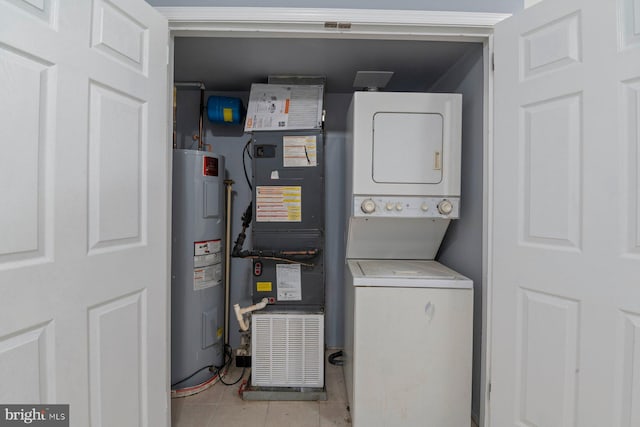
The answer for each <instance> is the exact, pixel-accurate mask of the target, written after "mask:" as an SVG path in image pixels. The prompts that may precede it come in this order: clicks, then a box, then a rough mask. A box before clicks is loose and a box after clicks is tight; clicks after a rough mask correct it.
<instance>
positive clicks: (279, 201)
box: [256, 186, 302, 222]
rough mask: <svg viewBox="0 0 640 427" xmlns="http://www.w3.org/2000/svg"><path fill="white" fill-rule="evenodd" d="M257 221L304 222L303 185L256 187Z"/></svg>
mask: <svg viewBox="0 0 640 427" xmlns="http://www.w3.org/2000/svg"><path fill="white" fill-rule="evenodd" d="M256 221H257V222H302V187H300V186H290V187H288V186H261V187H256Z"/></svg>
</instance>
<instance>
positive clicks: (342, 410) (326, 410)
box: [318, 403, 351, 427]
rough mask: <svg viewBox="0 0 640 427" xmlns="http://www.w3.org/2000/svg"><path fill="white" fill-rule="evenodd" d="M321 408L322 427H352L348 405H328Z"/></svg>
mask: <svg viewBox="0 0 640 427" xmlns="http://www.w3.org/2000/svg"><path fill="white" fill-rule="evenodd" d="M318 406H319V407H320V427H343V426H350V425H351V416H350V415H349V411H347V404H346V403H327V404H324V405H318Z"/></svg>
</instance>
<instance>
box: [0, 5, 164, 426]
mask: <svg viewBox="0 0 640 427" xmlns="http://www.w3.org/2000/svg"><path fill="white" fill-rule="evenodd" d="M167 37H168V32H167V22H166V19H165V18H163V17H161V16H160V14H158V13H157V12H156V11H154V10H153V9H152V8H151V7H150V6H149V5H148V4H146V3H145V2H144V1H142V0H137V1H129V0H93V1H74V0H40V1H33V0H3V1H0V147H1V148H0V149H1V153H0V198H1V202H0V205H1V208H0V378H1V379H2V380H1V381H0V402H2V403H32V404H33V403H68V404H70V405H71V407H70V413H71V416H70V419H71V425H72V426H75V427H86V426H89V425H91V426H93V427H98V426H104V427H110V426H119V427H122V426H154V427H155V426H168V425H169V418H170V417H169V416H168V414H169V409H168V403H169V401H168V390H169V385H168V381H169V376H168V351H167V349H168V347H167V345H168V319H167V312H168V297H167V295H168V294H167V290H168V263H167V261H168V229H169V226H168V212H167V206H168V174H167V172H168V151H169V149H168V145H167V141H166V140H167V137H166V136H167V126H166V123H167V114H166V111H167V109H166V105H167V104H166V96H167V95H166V76H167Z"/></svg>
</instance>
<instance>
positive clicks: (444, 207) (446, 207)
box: [438, 199, 453, 215]
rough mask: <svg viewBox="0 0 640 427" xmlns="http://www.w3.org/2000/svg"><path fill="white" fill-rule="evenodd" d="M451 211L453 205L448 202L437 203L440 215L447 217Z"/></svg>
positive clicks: (445, 200)
mask: <svg viewBox="0 0 640 427" xmlns="http://www.w3.org/2000/svg"><path fill="white" fill-rule="evenodd" d="M452 211H453V204H452V203H451V202H450V201H449V200H447V199H444V200H443V201H441V202H440V203H438V212H440V214H442V215H449V214H450V213H451V212H452Z"/></svg>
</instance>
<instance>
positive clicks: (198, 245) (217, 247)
mask: <svg viewBox="0 0 640 427" xmlns="http://www.w3.org/2000/svg"><path fill="white" fill-rule="evenodd" d="M193 244H194V249H193V255H195V256H198V255H209V254H215V253H219V252H220V251H222V242H221V241H220V239H217V240H205V241H203V242H194V243H193Z"/></svg>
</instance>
